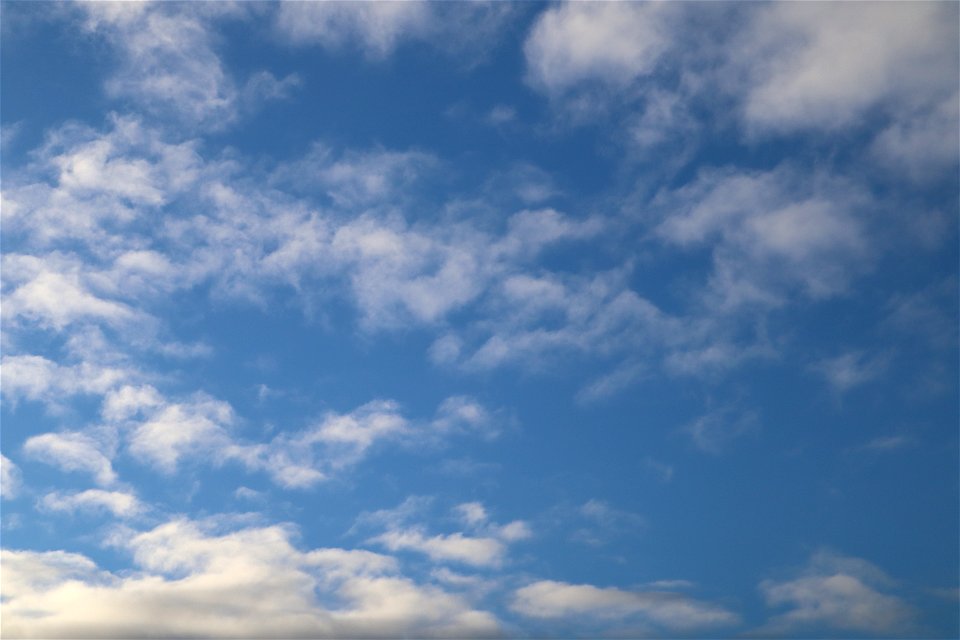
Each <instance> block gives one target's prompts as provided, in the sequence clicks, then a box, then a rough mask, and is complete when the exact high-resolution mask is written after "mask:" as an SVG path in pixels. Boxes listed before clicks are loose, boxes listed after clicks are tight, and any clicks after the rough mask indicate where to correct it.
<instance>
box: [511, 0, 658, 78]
mask: <svg viewBox="0 0 960 640" xmlns="http://www.w3.org/2000/svg"><path fill="white" fill-rule="evenodd" d="M670 11H671V9H670V8H669V6H667V5H662V4H650V3H643V4H635V3H598V4H590V3H587V4H584V3H577V2H570V3H565V4H561V5H556V6H552V7H550V8H548V9H547V10H546V11H544V12H543V13H541V14H540V15H539V16H538V18H537V21H536V23H535V24H534V26H533V28H532V29H531V30H530V34H529V35H528V36H527V41H526V43H525V44H524V53H525V55H526V59H527V79H528V81H529V82H530V83H531V84H532V85H533V86H535V87H538V88H542V89H544V90H546V91H548V92H562V91H564V90H566V89H569V88H571V87H573V86H576V85H578V84H580V83H583V82H589V81H600V82H603V83H608V84H613V85H621V86H623V85H625V84H628V83H630V82H631V81H633V80H634V79H635V78H637V77H639V76H643V75H648V74H650V73H651V72H652V71H653V69H654V67H655V65H656V63H657V60H658V59H659V58H660V56H661V55H663V53H664V52H665V51H666V50H667V48H668V47H669V43H670V40H669V36H668V33H665V27H664V25H663V20H664V16H665V14H668V13H669V12H670Z"/></svg>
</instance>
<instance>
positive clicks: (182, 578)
mask: <svg viewBox="0 0 960 640" xmlns="http://www.w3.org/2000/svg"><path fill="white" fill-rule="evenodd" d="M291 533H292V531H291V530H290V529H289V528H287V527H283V526H270V527H261V528H245V529H239V530H233V531H227V532H217V531H214V530H211V525H209V524H205V523H198V522H192V521H189V520H174V521H171V522H168V523H166V524H163V525H160V526H158V527H157V528H155V529H153V530H150V531H145V532H142V533H138V532H124V530H119V531H118V532H117V534H116V535H115V536H114V538H113V544H115V545H117V546H119V547H121V548H124V549H127V550H129V551H130V552H131V553H132V555H133V558H134V561H135V563H136V567H137V569H136V570H134V571H125V572H122V573H110V572H108V571H105V570H102V569H99V568H98V567H97V566H96V565H95V564H94V563H93V562H92V561H91V560H90V559H88V558H86V557H84V556H81V555H79V554H72V553H66V552H63V551H53V552H33V551H14V550H9V549H4V550H3V552H2V553H3V567H4V580H3V585H2V588H3V597H4V619H3V628H4V635H8V634H9V635H11V636H16V637H34V638H54V637H78V636H80V637H130V638H136V637H147V636H151V637H153V636H156V635H157V634H160V635H165V636H205V637H238V636H244V637H248V636H258V637H285V638H306V637H311V638H317V637H366V636H381V637H382V636H386V635H394V634H397V633H402V634H405V635H415V636H420V637H460V636H471V637H473V636H489V635H495V634H497V633H498V630H499V625H498V622H497V620H496V618H495V617H494V616H493V615H491V614H489V613H487V612H484V611H479V610H476V609H473V608H472V607H471V605H470V604H469V602H468V601H467V600H465V599H464V598H463V597H462V596H458V595H452V594H449V593H446V592H444V591H443V590H442V589H440V588H438V587H436V586H432V585H420V584H417V583H415V582H414V581H412V580H411V579H409V578H406V577H404V576H402V575H400V574H399V573H398V572H397V565H396V562H395V561H394V560H393V558H390V557H389V556H383V555H380V554H376V553H371V552H369V551H363V550H346V549H336V548H327V549H313V550H310V551H300V550H298V549H296V548H295V547H294V546H292V545H291V543H290V536H291Z"/></svg>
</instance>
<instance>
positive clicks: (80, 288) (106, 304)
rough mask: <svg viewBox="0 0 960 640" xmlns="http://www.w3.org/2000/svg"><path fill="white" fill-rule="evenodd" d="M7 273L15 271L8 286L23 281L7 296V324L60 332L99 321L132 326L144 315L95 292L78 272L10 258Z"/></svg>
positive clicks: (6, 259) (28, 258)
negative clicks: (85, 323)
mask: <svg viewBox="0 0 960 640" xmlns="http://www.w3.org/2000/svg"><path fill="white" fill-rule="evenodd" d="M3 265H4V271H7V270H8V269H9V271H10V272H11V273H10V275H9V278H5V279H4V280H5V281H4V284H9V283H10V282H15V281H17V280H20V278H23V280H22V281H21V282H20V284H19V286H16V287H15V288H13V290H12V291H11V292H10V293H8V294H6V295H5V300H4V306H3V318H4V320H5V321H6V322H9V323H16V322H21V321H24V320H25V321H29V322H33V323H36V324H38V325H40V326H43V327H46V328H50V329H53V330H56V331H62V330H63V329H64V328H65V327H67V325H70V324H72V323H75V322H79V321H84V320H95V321H97V320H99V321H103V322H105V323H107V324H109V325H114V326H116V325H122V324H128V323H130V322H131V321H132V320H134V319H137V318H139V317H141V316H140V314H139V313H138V312H137V311H136V310H135V309H133V308H131V307H130V306H128V305H127V304H124V303H123V302H118V301H116V300H108V299H106V298H104V297H100V296H98V295H96V294H94V293H92V292H91V291H90V289H89V287H88V286H87V285H85V284H84V283H83V282H82V281H81V276H80V274H79V273H77V272H67V273H63V272H58V271H56V270H53V269H50V268H49V266H48V265H47V264H44V261H42V260H40V259H37V258H34V257H32V256H23V255H17V254H14V255H7V256H4V258H3Z"/></svg>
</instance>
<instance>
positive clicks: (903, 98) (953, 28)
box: [731, 3, 958, 132]
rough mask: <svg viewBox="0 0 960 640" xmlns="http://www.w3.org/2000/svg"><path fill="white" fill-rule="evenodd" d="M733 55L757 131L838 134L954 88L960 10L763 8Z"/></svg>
mask: <svg viewBox="0 0 960 640" xmlns="http://www.w3.org/2000/svg"><path fill="white" fill-rule="evenodd" d="M744 33H745V35H744V36H743V39H742V40H741V41H739V42H734V43H733V45H732V46H731V51H733V52H734V55H735V56H736V58H737V59H736V62H735V64H737V65H742V66H743V67H745V69H746V72H745V73H746V74H747V76H748V78H749V82H748V86H747V88H746V92H745V105H744V117H745V118H746V121H747V124H748V125H749V126H751V127H754V128H756V129H760V130H767V131H774V132H784V131H795V130H803V129H809V128H820V129H825V130H838V129H840V128H841V127H848V126H851V125H857V124H859V123H861V122H862V121H863V119H864V118H866V117H867V115H868V113H869V110H870V109H872V108H874V107H877V106H880V107H883V108H885V109H886V110H887V111H888V112H889V111H893V112H894V114H895V115H897V114H898V113H900V112H902V111H903V110H904V109H907V110H909V109H911V108H912V107H914V106H915V105H917V103H920V104H923V103H925V102H927V101H929V100H931V99H932V100H933V101H934V102H935V103H939V101H941V100H943V99H944V98H946V97H948V96H950V95H952V94H953V93H954V92H955V91H956V78H957V72H958V67H957V60H956V42H957V37H958V27H957V11H956V6H954V5H950V4H912V3H911V4H899V3H870V4H817V3H813V4H806V3H800V4H793V3H784V4H780V3H778V4H772V5H762V6H761V7H760V8H759V9H758V10H757V11H756V12H755V13H754V16H753V21H752V23H751V25H750V27H749V28H748V29H747V30H746V31H745V32H744Z"/></svg>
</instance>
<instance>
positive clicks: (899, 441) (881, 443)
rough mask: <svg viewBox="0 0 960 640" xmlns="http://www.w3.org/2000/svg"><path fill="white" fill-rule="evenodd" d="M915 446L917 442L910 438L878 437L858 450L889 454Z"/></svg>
mask: <svg viewBox="0 0 960 640" xmlns="http://www.w3.org/2000/svg"><path fill="white" fill-rule="evenodd" d="M915 444H916V440H914V439H913V438H911V437H909V436H877V437H876V438H873V439H871V440H870V441H868V442H866V443H865V444H863V445H861V446H860V447H858V449H860V450H862V451H870V452H874V453H889V452H891V451H897V450H899V449H903V448H905V447H909V446H912V445H915Z"/></svg>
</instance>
